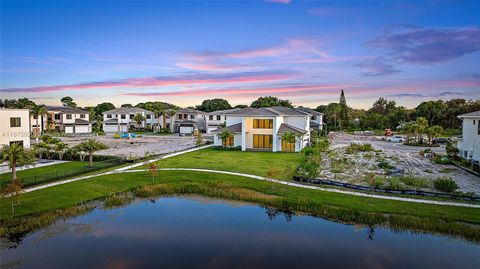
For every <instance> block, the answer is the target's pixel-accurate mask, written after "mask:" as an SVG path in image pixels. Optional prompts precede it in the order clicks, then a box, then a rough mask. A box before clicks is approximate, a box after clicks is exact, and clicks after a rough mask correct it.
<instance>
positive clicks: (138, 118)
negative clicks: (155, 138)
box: [133, 114, 145, 127]
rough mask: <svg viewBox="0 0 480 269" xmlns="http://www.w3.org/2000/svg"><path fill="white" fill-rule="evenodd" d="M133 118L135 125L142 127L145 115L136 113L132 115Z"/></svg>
mask: <svg viewBox="0 0 480 269" xmlns="http://www.w3.org/2000/svg"><path fill="white" fill-rule="evenodd" d="M133 120H134V121H135V122H136V123H137V126H140V127H142V122H143V121H145V116H143V115H142V114H137V115H135V116H134V117H133Z"/></svg>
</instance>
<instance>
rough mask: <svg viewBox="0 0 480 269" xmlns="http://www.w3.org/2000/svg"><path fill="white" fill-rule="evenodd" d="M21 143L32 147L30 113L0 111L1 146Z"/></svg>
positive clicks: (27, 111) (23, 110)
mask: <svg viewBox="0 0 480 269" xmlns="http://www.w3.org/2000/svg"><path fill="white" fill-rule="evenodd" d="M13 143H19V144H21V145H23V146H24V147H26V148H29V147H30V111H29V110H28V109H7V108H2V109H0V146H4V145H11V144H13Z"/></svg>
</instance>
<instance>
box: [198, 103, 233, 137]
mask: <svg viewBox="0 0 480 269" xmlns="http://www.w3.org/2000/svg"><path fill="white" fill-rule="evenodd" d="M237 110H240V108H233V109H227V110H217V111H213V112H209V113H207V114H206V115H205V122H206V132H207V134H210V133H211V132H212V131H214V130H217V129H218V128H220V127H221V126H225V124H226V123H227V114H228V113H233V112H235V111H237Z"/></svg>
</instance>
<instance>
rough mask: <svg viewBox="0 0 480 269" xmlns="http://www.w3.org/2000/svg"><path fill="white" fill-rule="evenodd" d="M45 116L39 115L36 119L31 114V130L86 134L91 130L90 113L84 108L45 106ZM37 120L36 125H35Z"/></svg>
mask: <svg viewBox="0 0 480 269" xmlns="http://www.w3.org/2000/svg"><path fill="white" fill-rule="evenodd" d="M45 109H46V110H47V113H46V116H44V115H40V119H39V120H38V121H37V119H36V117H35V116H34V115H32V116H31V120H30V122H31V124H32V130H33V131H34V132H38V131H39V129H40V132H43V131H45V130H56V131H58V132H64V133H65V134H86V133H91V132H92V123H91V122H90V113H89V112H88V111H86V110H83V109H79V108H75V107H68V106H46V107H45ZM37 122H38V126H37Z"/></svg>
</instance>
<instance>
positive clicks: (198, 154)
mask: <svg viewBox="0 0 480 269" xmlns="http://www.w3.org/2000/svg"><path fill="white" fill-rule="evenodd" d="M299 160H300V156H299V154H298V153H284V152H249V151H246V152H245V151H231V150H219V149H213V148H206V149H202V150H199V151H194V152H190V153H186V154H182V155H179V156H175V157H172V158H168V159H165V160H160V161H158V167H159V168H203V169H213V170H221V171H230V172H239V173H247V174H253V175H258V176H264V177H275V178H278V179H288V173H285V172H284V171H285V169H287V168H288V167H292V168H294V167H295V166H296V165H297V164H298V163H299ZM134 169H148V165H145V166H142V167H140V168H138V167H137V168H134ZM272 170H276V171H275V172H273V171H272ZM269 171H270V173H269ZM272 175H273V176H272Z"/></svg>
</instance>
